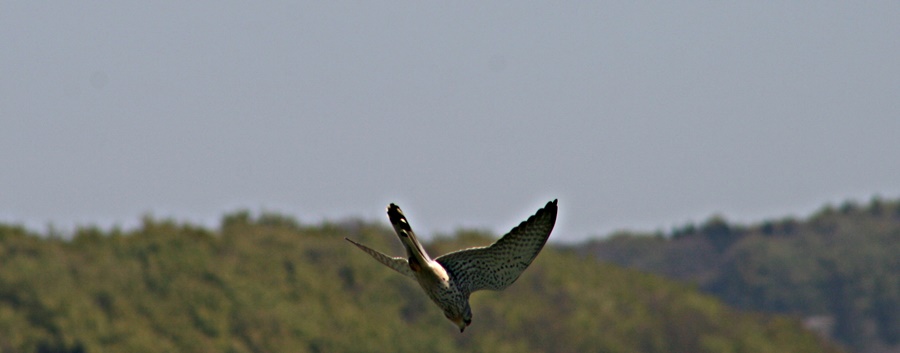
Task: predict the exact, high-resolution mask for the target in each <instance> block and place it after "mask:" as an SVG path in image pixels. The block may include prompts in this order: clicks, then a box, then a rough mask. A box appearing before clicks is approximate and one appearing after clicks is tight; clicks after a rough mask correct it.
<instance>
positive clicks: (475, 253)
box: [344, 200, 557, 332]
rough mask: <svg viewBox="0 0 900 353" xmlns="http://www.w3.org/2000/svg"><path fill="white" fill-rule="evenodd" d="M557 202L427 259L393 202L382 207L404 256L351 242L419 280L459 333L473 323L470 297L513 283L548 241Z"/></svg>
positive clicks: (379, 259) (391, 266)
mask: <svg viewBox="0 0 900 353" xmlns="http://www.w3.org/2000/svg"><path fill="white" fill-rule="evenodd" d="M556 211H557V208H556V200H553V201H550V202H548V203H547V205H546V206H544V208H542V209H540V210H538V211H537V213H535V214H534V215H533V216H531V217H528V219H527V220H525V221H524V222H522V223H521V224H519V225H518V226H516V227H515V228H513V229H512V230H511V231H509V233H506V235H504V236H503V237H501V238H500V239H499V240H497V241H496V242H495V243H494V244H492V245H490V246H485V247H477V248H469V249H463V250H459V251H455V252H451V253H448V254H445V255H443V256H439V257H437V258H434V259H432V258H431V257H430V256H428V253H426V252H425V248H423V247H422V244H421V243H419V240H418V239H416V234H415V233H413V230H412V227H410V225H409V222H408V221H407V220H406V217H405V216H404V215H403V211H401V210H400V207H398V206H397V205H395V204H393V203H392V204H390V205H389V206H388V208H387V214H388V218H389V219H390V220H391V224H392V225H393V226H394V231H396V232H397V236H398V237H399V238H400V242H401V243H403V246H404V247H405V248H406V257H405V258H404V257H391V256H388V255H385V254H383V253H381V252H379V251H376V250H373V249H371V248H369V247H367V246H365V245H362V244H360V243H357V242H355V241H353V240H350V239H347V238H344V239H346V240H347V241H349V242H351V243H353V245H356V246H357V247H359V248H360V249H362V251H365V252H366V253H368V254H369V255H371V256H372V257H374V258H375V259H376V260H378V261H379V262H381V263H382V264H384V265H386V266H388V267H390V268H392V269H394V270H395V271H397V272H400V273H401V274H403V275H406V276H408V277H411V278H413V279H415V280H416V281H417V282H419V285H420V286H422V289H423V290H425V293H426V294H428V297H430V298H431V300H432V301H434V302H435V304H437V305H438V306H439V307H440V308H441V310H443V311H444V316H446V317H447V319H449V320H450V321H452V322H453V323H454V324H456V326H457V327H459V332H463V331H464V330H465V329H466V327H467V326H469V325H470V324H471V323H472V308H471V307H469V295H470V294H472V292H474V291H477V290H482V289H490V290H502V289H504V288H506V287H507V286H509V285H510V284H512V283H513V282H515V281H516V279H518V278H519V275H521V274H522V271H524V270H525V268H527V267H528V265H530V264H531V261H533V260H534V258H535V257H537V254H538V252H540V251H541V248H543V247H544V244H545V243H547V238H549V237H550V232H551V231H552V230H553V225H554V224H555V223H556Z"/></svg>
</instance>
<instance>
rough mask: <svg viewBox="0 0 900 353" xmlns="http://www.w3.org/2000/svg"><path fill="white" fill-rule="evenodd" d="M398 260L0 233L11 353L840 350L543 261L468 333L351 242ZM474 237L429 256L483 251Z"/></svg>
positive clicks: (243, 228) (304, 231)
mask: <svg viewBox="0 0 900 353" xmlns="http://www.w3.org/2000/svg"><path fill="white" fill-rule="evenodd" d="M344 236H348V237H352V238H355V239H359V240H360V241H362V242H364V243H366V244H369V245H371V246H373V247H375V248H379V249H383V250H385V251H389V250H392V252H394V253H398V254H399V253H400V252H399V244H398V243H397V241H396V240H395V236H394V235H393V234H392V232H391V230H390V229H388V228H387V227H383V226H380V225H373V224H367V223H363V222H344V223H340V224H332V223H326V224H322V225H318V226H303V225H300V224H298V223H297V222H296V221H294V220H292V219H290V218H287V217H283V216H278V215H261V216H257V217H254V216H251V215H249V214H247V213H236V214H232V215H229V216H227V217H225V219H224V220H223V222H222V226H221V227H220V229H218V230H215V231H213V230H208V229H204V228H200V227H195V226H191V225H186V224H179V223H175V222H170V221H165V220H154V219H149V218H148V219H145V220H144V223H143V225H142V226H141V227H140V228H139V229H137V230H134V231H127V232H125V231H119V230H110V231H103V230H98V229H91V228H86V229H81V230H79V231H77V234H75V235H74V236H73V237H72V238H71V239H67V240H62V239H59V238H58V237H51V236H47V235H38V234H32V233H29V232H28V231H26V230H25V229H23V228H21V227H17V226H10V225H0V351H2V352H354V351H355V352H371V351H392V352H421V351H428V352H461V351H484V352H515V353H521V352H550V351H554V352H716V353H721V352H836V351H837V350H836V349H835V348H833V347H831V346H829V345H827V344H825V343H823V342H821V341H820V340H819V339H818V338H817V336H816V335H814V334H811V333H809V332H807V331H805V330H803V329H802V328H801V324H800V323H799V322H798V321H796V320H794V319H790V318H786V317H776V316H770V315H763V314H742V313H739V312H737V311H735V310H733V309H730V308H728V307H726V306H724V305H723V304H721V303H720V302H719V301H718V300H716V299H714V298H713V297H710V296H707V295H703V294H699V293H698V292H697V291H696V290H695V289H694V288H692V287H691V286H688V285H683V284H677V283H675V282H671V281H668V280H664V279H662V278H660V277H657V276H654V275H650V274H644V273H640V272H637V271H633V270H625V269H622V268H619V267H616V266H612V265H604V264H600V263H598V262H596V261H595V260H593V259H585V258H583V257H581V256H577V255H574V254H571V253H568V252H564V251H559V250H557V249H555V248H553V247H548V248H547V249H545V250H544V252H543V253H542V254H541V255H540V256H539V257H538V258H537V260H536V261H535V262H534V264H533V265H532V266H531V268H529V270H528V271H526V272H525V274H524V275H523V276H522V277H521V278H520V279H519V280H518V282H516V283H515V284H514V285H512V286H511V287H510V288H509V289H507V290H506V291H504V292H478V293H476V294H475V295H473V297H472V305H473V309H474V323H473V324H472V326H471V327H469V329H468V330H466V332H465V333H463V334H460V333H459V332H458V331H457V330H456V328H455V327H454V326H453V325H452V324H451V323H450V322H449V321H447V320H446V319H444V317H443V315H441V313H440V311H439V310H438V309H437V307H435V306H434V305H433V304H431V303H430V302H429V300H428V299H427V297H426V296H425V295H424V294H423V293H422V292H421V290H420V289H419V288H418V287H417V285H416V284H415V283H414V282H413V281H411V280H409V279H407V278H404V277H402V276H400V275H398V274H397V273H395V272H393V271H391V270H390V269H388V268H386V267H384V266H382V265H380V264H378V263H377V262H375V261H374V260H373V259H371V258H369V257H368V256H366V255H365V254H363V253H361V252H359V250H358V249H356V248H355V247H353V246H351V245H350V244H348V243H346V242H345V241H344V240H343V237H344ZM490 241H491V238H490V237H487V236H485V235H484V234H479V233H472V232H468V233H466V232H463V233H460V234H458V235H457V236H454V237H447V238H440V239H437V240H435V241H434V242H432V243H431V244H430V245H429V246H428V247H429V249H430V250H433V251H435V252H436V253H441V252H443V251H447V250H450V249H455V248H457V247H460V246H469V245H476V244H479V245H480V244H485V243H489V242H490Z"/></svg>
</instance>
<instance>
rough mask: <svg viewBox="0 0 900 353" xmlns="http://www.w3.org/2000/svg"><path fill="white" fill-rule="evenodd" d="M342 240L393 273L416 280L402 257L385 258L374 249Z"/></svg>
mask: <svg viewBox="0 0 900 353" xmlns="http://www.w3.org/2000/svg"><path fill="white" fill-rule="evenodd" d="M344 239H346V240H347V241H349V242H351V243H353V245H356V247H358V248H360V249H362V251H365V252H366V253H367V254H369V255H372V257H374V258H375V260H378V262H381V263H383V264H384V265H385V266H387V267H390V268H392V269H394V270H395V271H397V272H400V273H401V274H403V275H405V276H408V277H410V278H416V275H415V274H414V273H413V271H412V269H410V268H409V262H407V261H406V259H404V258H402V257H391V256H387V255H385V254H382V253H381V252H379V251H377V250H375V249H372V248H370V247H368V246H365V245H362V244H360V243H357V242H355V241H353V240H350V239H348V238H344Z"/></svg>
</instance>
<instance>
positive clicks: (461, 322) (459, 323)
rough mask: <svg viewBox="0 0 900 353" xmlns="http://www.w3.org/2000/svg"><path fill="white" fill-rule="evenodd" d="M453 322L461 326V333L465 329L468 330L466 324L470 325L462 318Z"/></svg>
mask: <svg viewBox="0 0 900 353" xmlns="http://www.w3.org/2000/svg"><path fill="white" fill-rule="evenodd" d="M453 323H454V324H456V326H457V327H459V332H460V333H462V332H463V331H465V330H466V326H469V325H466V322H465V321H463V320H462V319H459V320H453Z"/></svg>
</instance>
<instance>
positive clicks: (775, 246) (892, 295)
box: [574, 198, 900, 353]
mask: <svg viewBox="0 0 900 353" xmlns="http://www.w3.org/2000/svg"><path fill="white" fill-rule="evenodd" d="M574 249H575V250H576V251H578V252H580V253H582V254H590V255H591V256H593V257H594V258H597V259H601V260H604V261H608V262H612V263H615V264H619V265H622V266H626V267H630V268H634V269H639V270H642V271H647V272H652V273H656V274H660V275H664V276H666V277H669V278H672V279H677V280H682V281H688V282H692V283H696V284H698V285H699V287H700V288H702V289H703V290H704V291H706V292H708V293H711V294H713V295H715V296H717V297H719V298H721V299H722V300H724V301H725V302H727V303H729V304H731V305H734V306H736V307H739V308H744V309H749V310H757V311H767V312H775V313H788V314H793V315H798V316H802V317H804V318H805V320H806V323H807V325H808V326H809V327H811V328H814V329H816V330H818V331H820V332H822V333H824V334H826V335H829V336H831V337H833V338H834V339H836V340H838V341H840V342H842V343H844V344H846V345H848V346H850V347H852V348H853V349H854V350H855V351H858V352H871V353H876V352H900V201H884V200H881V199H877V198H876V199H873V200H872V201H871V202H870V203H868V204H867V205H864V206H863V205H859V204H856V203H853V202H846V203H844V204H842V205H840V206H826V207H823V208H822V209H821V210H820V211H818V212H816V213H815V214H813V215H812V216H810V217H809V218H806V219H802V220H798V219H793V218H785V219H781V220H773V221H766V222H762V223H759V224H755V225H751V226H742V225H735V224H731V223H729V222H727V221H726V220H725V219H723V218H722V217H720V216H716V217H712V218H710V219H709V220H707V221H706V222H704V223H703V224H700V225H687V226H684V227H682V228H680V229H676V230H674V231H673V232H672V234H669V235H666V236H663V235H659V234H656V235H652V234H629V233H621V234H617V235H614V236H612V237H609V238H606V239H602V240H595V241H591V242H589V243H587V244H583V245H581V246H578V247H576V248H574Z"/></svg>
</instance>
